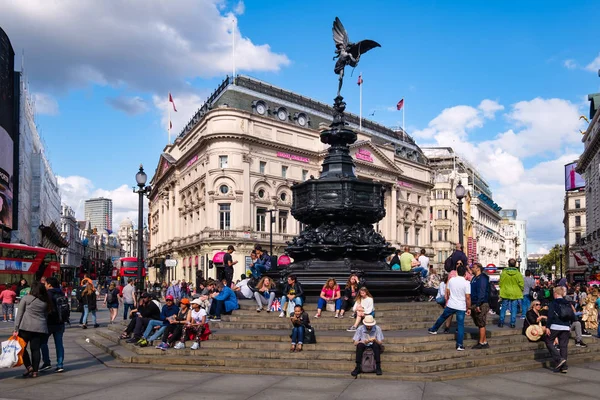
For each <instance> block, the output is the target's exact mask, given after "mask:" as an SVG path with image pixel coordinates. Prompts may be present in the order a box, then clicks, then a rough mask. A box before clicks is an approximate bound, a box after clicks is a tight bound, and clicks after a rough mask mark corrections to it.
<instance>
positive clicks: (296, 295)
mask: <svg viewBox="0 0 600 400" xmlns="http://www.w3.org/2000/svg"><path fill="white" fill-rule="evenodd" d="M303 295H304V290H303V289H302V285H301V284H300V282H298V279H297V278H296V275H289V276H288V277H287V284H286V285H285V287H284V288H283V296H282V297H281V313H280V314H279V318H283V317H285V310H286V306H287V302H288V301H290V302H293V303H294V304H296V305H299V306H301V305H302V303H303V301H302V296H303Z"/></svg>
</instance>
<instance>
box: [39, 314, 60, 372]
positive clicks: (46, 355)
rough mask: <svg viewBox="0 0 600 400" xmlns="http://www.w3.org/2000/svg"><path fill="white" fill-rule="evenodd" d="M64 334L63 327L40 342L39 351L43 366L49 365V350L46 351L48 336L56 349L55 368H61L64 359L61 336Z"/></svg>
mask: <svg viewBox="0 0 600 400" xmlns="http://www.w3.org/2000/svg"><path fill="white" fill-rule="evenodd" d="M64 333H65V326H64V325H63V326H62V327H61V328H60V329H58V330H56V331H54V332H52V333H49V334H48V336H46V339H45V340H44V341H43V342H42V346H41V350H42V360H43V361H44V364H45V365H51V364H52V363H51V362H50V350H49V349H48V339H49V338H50V335H52V336H53V337H54V347H55V348H56V366H57V367H58V368H62V367H63V362H64V359H65V347H64V345H63V334H64Z"/></svg>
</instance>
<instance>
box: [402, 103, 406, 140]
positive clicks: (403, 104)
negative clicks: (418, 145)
mask: <svg viewBox="0 0 600 400" xmlns="http://www.w3.org/2000/svg"><path fill="white" fill-rule="evenodd" d="M402 100H404V99H402ZM405 108H406V101H403V102H402V132H403V133H406V131H405V130H404V109H405Z"/></svg>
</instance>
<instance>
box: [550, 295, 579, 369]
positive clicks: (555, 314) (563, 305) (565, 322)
mask: <svg viewBox="0 0 600 400" xmlns="http://www.w3.org/2000/svg"><path fill="white" fill-rule="evenodd" d="M566 292H567V290H566V289H565V287H563V286H557V287H555V288H554V300H553V301H552V302H551V303H550V306H549V307H548V320H547V322H546V335H545V336H544V341H545V342H546V347H547V348H548V351H549V352H550V354H551V355H552V359H553V360H554V363H555V367H554V372H562V373H563V374H564V373H567V370H568V369H569V367H568V366H567V355H568V346H569V338H570V336H571V323H572V322H573V321H574V320H575V312H574V311H573V306H571V303H569V302H568V301H567V300H566V299H565V298H564V296H565V294H566ZM556 338H558V345H559V347H560V352H559V350H557V349H556V347H555V346H554V339H556Z"/></svg>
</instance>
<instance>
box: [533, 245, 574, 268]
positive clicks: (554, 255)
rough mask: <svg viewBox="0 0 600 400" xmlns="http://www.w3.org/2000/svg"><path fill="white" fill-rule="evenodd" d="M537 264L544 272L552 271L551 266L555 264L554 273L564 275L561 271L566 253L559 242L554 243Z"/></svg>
mask: <svg viewBox="0 0 600 400" xmlns="http://www.w3.org/2000/svg"><path fill="white" fill-rule="evenodd" d="M561 254H562V260H561ZM538 264H539V266H540V267H541V270H542V271H543V272H544V273H546V274H549V273H552V266H553V265H555V266H556V270H555V271H554V273H555V274H556V275H560V276H564V273H563V271H564V270H565V269H566V265H567V255H566V254H565V252H564V248H563V246H562V245H559V244H556V245H554V246H553V247H552V248H551V249H550V251H549V252H548V254H546V255H545V256H544V257H542V258H540V259H539V260H538ZM561 268H562V270H561Z"/></svg>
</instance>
